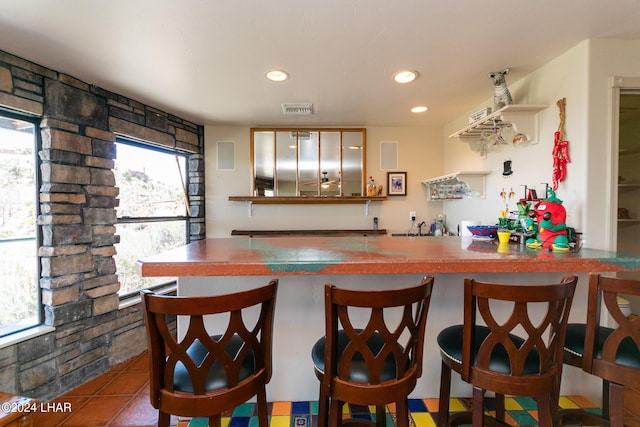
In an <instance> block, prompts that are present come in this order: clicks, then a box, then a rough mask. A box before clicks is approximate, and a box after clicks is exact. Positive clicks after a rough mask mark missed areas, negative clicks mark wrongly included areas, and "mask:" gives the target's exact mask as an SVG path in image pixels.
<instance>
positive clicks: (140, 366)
mask: <svg viewBox="0 0 640 427" xmlns="http://www.w3.org/2000/svg"><path fill="white" fill-rule="evenodd" d="M126 371H127V372H131V371H142V372H146V373H147V374H148V373H149V355H148V353H143V354H141V355H140V356H138V357H136V358H135V359H134V360H133V361H132V362H131V364H129V365H128V366H127V368H126Z"/></svg>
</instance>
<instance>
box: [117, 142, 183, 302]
mask: <svg viewBox="0 0 640 427" xmlns="http://www.w3.org/2000/svg"><path fill="white" fill-rule="evenodd" d="M115 143H116V147H117V144H126V145H130V146H133V147H137V148H141V149H145V150H151V151H155V152H159V153H163V154H168V155H178V156H182V157H184V159H185V162H184V163H185V170H184V171H183V173H184V180H185V181H184V182H183V184H184V185H185V187H184V188H185V191H186V189H187V188H188V181H189V154H188V153H185V152H183V151H180V150H178V149H176V148H175V147H174V148H170V147H165V146H160V145H155V144H152V143H149V142H141V141H139V140H137V139H134V138H131V137H127V136H124V135H116V140H115ZM116 152H117V150H116ZM115 161H116V162H117V155H116V159H115ZM116 185H118V183H117V181H116ZM185 203H186V208H185V214H184V215H179V216H154V217H132V216H122V217H121V216H119V215H117V213H118V209H117V208H116V224H115V225H119V224H141V223H154V222H172V221H184V223H185V244H188V243H190V241H191V236H190V234H189V226H190V225H189V224H190V222H189V220H190V216H189V214H188V208H189V200H188V196H186V200H185ZM117 273H118V271H117V263H116V274H117ZM174 286H176V280H175V279H174V280H169V281H166V282H161V283H157V284H155V285H152V286H149V287H146V288H143V289H149V290H151V291H159V290H162V289H166V288H171V287H174ZM139 292H140V291H139V290H137V291H132V292H128V293H126V294H118V297H119V300H120V303H121V304H122V303H124V302H127V301H128V300H131V299H137V298H139V296H140V295H139Z"/></svg>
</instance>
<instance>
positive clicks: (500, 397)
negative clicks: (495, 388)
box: [495, 393, 504, 423]
mask: <svg viewBox="0 0 640 427" xmlns="http://www.w3.org/2000/svg"><path fill="white" fill-rule="evenodd" d="M495 404H496V419H497V420H498V421H501V422H503V423H504V394H498V393H496V397H495Z"/></svg>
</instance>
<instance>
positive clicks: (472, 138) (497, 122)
mask: <svg viewBox="0 0 640 427" xmlns="http://www.w3.org/2000/svg"><path fill="white" fill-rule="evenodd" d="M545 108H547V106H546V105H542V104H511V105H507V106H505V107H503V108H501V109H499V110H497V111H494V112H493V113H491V114H489V115H488V116H487V117H484V118H482V119H480V120H477V121H475V122H473V123H472V124H470V125H469V126H467V127H465V128H462V129H460V130H459V131H457V132H454V133H452V134H451V135H449V138H458V139H461V140H463V141H465V142H467V143H469V147H470V148H471V149H472V150H474V151H480V152H484V153H486V151H487V150H489V149H491V148H492V147H493V146H496V145H500V144H508V145H520V144H523V143H531V142H533V141H536V140H537V139H538V112H539V111H541V110H544V109H545ZM509 126H510V127H512V130H511V131H510V132H509V133H510V135H509V137H508V138H507V139H506V140H504V139H503V140H502V141H499V142H497V143H496V141H494V142H493V144H491V143H489V146H486V144H483V143H482V142H483V141H481V140H482V139H483V137H484V136H485V135H490V134H496V135H497V134H500V135H502V133H501V131H502V130H503V129H504V128H508V127H509Z"/></svg>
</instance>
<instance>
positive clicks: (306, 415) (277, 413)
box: [34, 353, 598, 427]
mask: <svg viewBox="0 0 640 427" xmlns="http://www.w3.org/2000/svg"><path fill="white" fill-rule="evenodd" d="M148 369H149V368H148V358H147V355H146V353H145V354H142V355H140V356H138V357H136V358H134V359H132V360H130V361H128V362H126V363H123V364H122V365H120V366H117V367H115V368H114V369H112V370H111V371H109V372H107V373H105V374H103V375H101V376H99V377H97V378H95V379H93V380H91V381H88V382H87V383H85V384H83V385H81V386H79V387H77V388H75V389H74V390H71V391H70V392H68V393H66V394H64V395H63V396H60V397H59V398H57V399H55V400H53V401H52V402H49V403H50V404H49V407H50V408H51V411H50V412H48V413H39V414H36V419H35V420H34V426H37V427H63V426H64V427H72V426H77V427H125V426H127V427H146V426H155V425H156V423H157V419H158V414H157V411H156V410H155V409H154V408H153V407H152V406H151V404H150V403H149V377H148ZM55 403H58V404H57V405H56V404H55ZM506 404H507V410H508V419H507V420H506V421H507V422H509V423H510V424H511V425H514V426H534V425H537V422H536V416H537V411H536V410H535V408H536V406H535V403H534V402H533V401H532V400H531V399H522V398H510V399H508V401H507V402H506ZM561 406H562V407H578V406H581V407H585V408H593V410H598V409H597V408H595V406H596V405H594V404H593V403H591V402H589V401H587V400H586V399H584V398H582V397H580V396H563V397H562V401H561ZM468 407H469V401H468V399H453V400H452V403H451V411H461V410H467V409H468ZM69 408H70V410H68V409H69ZM388 409H389V410H388V414H387V417H388V420H392V419H393V417H394V416H395V408H394V406H393V405H390V406H389V408H388ZM409 410H410V412H411V418H412V420H413V425H414V426H415V427H433V426H435V422H434V421H435V419H436V417H437V411H438V399H412V400H410V402H409ZM254 411H255V405H254V404H251V403H248V404H245V405H242V406H240V407H238V408H236V409H235V410H234V411H233V413H228V414H225V416H224V418H223V424H222V425H223V427H253V426H257V425H258V424H257V421H258V420H257V417H256V416H255V413H254ZM269 414H270V427H311V426H315V423H316V415H317V402H271V403H269ZM349 417H352V418H365V419H371V414H370V411H369V408H367V407H361V406H355V405H350V406H349V407H348V408H347V407H346V406H345V416H344V418H349ZM171 425H172V426H177V427H206V425H207V422H206V420H204V419H193V420H188V419H178V418H177V417H172V420H171ZM387 425H393V424H389V423H387Z"/></svg>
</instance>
